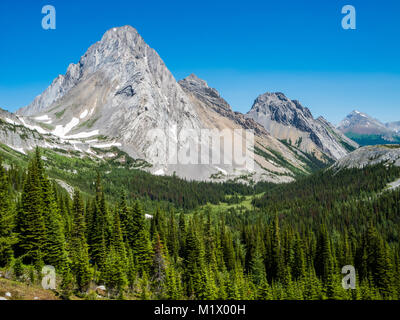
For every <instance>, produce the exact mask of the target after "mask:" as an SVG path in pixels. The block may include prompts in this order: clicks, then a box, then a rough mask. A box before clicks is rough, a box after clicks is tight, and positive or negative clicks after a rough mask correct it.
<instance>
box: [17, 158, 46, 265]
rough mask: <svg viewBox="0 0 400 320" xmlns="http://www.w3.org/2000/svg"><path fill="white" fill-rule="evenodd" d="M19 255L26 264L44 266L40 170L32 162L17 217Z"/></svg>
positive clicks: (44, 232) (43, 225)
mask: <svg viewBox="0 0 400 320" xmlns="http://www.w3.org/2000/svg"><path fill="white" fill-rule="evenodd" d="M17 232H18V240H19V242H18V253H19V255H21V256H24V261H25V262H26V263H28V264H29V263H34V264H36V265H37V266H39V265H41V264H43V256H44V254H43V246H44V243H45V236H46V229H45V222H44V218H43V197H42V188H41V181H40V176H39V168H38V164H37V162H36V161H34V160H31V161H30V163H29V166H28V173H27V176H26V180H25V183H24V188H23V192H22V197H21V207H20V208H19V211H18V216H17Z"/></svg>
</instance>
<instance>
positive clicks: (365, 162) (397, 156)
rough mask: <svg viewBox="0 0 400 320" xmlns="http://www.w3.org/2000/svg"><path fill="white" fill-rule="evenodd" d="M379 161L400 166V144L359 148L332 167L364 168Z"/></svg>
mask: <svg viewBox="0 0 400 320" xmlns="http://www.w3.org/2000/svg"><path fill="white" fill-rule="evenodd" d="M379 163H382V164H385V165H395V166H398V167H400V145H377V146H366V147H362V148H359V149H357V150H355V151H353V152H352V153H350V154H348V155H347V156H345V157H343V158H342V159H340V160H338V161H337V162H336V163H335V164H334V165H333V166H332V168H335V169H345V168H364V167H366V166H370V165H375V164H379Z"/></svg>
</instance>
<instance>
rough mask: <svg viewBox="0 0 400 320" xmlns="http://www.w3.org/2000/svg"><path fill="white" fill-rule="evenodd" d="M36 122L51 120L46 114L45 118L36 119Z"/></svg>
mask: <svg viewBox="0 0 400 320" xmlns="http://www.w3.org/2000/svg"><path fill="white" fill-rule="evenodd" d="M35 120H38V121H49V120H51V119H50V117H49V116H48V115H47V114H45V115H44V116H40V117H36V118H35Z"/></svg>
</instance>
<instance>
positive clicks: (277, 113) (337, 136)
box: [246, 92, 358, 161]
mask: <svg viewBox="0 0 400 320" xmlns="http://www.w3.org/2000/svg"><path fill="white" fill-rule="evenodd" d="M246 116H247V117H249V118H251V119H254V120H255V121H257V122H258V123H260V124H261V125H262V126H263V127H264V128H265V129H266V130H267V131H268V132H269V133H270V134H271V135H272V136H274V137H276V138H278V139H280V140H286V142H287V143H289V144H290V145H292V146H295V147H297V148H299V149H300V150H302V151H303V152H306V153H312V154H314V155H315V156H316V157H317V158H318V159H320V160H322V161H325V160H326V158H330V159H334V160H336V159H339V158H341V157H343V156H345V155H346V154H347V153H348V152H349V151H352V150H354V149H355V148H357V147H358V145H357V143H355V142H354V141H352V140H350V139H349V138H347V137H346V136H344V135H343V134H342V133H341V132H339V131H338V130H336V129H335V128H334V126H333V125H331V124H330V123H329V122H328V121H326V120H325V119H324V118H322V117H319V118H318V119H314V118H313V116H312V114H311V112H310V110H309V109H308V108H306V107H303V106H302V105H301V104H300V102H299V101H297V100H290V99H289V98H287V97H286V96H285V95H284V94H283V93H281V92H276V93H269V92H267V93H265V94H263V95H260V96H259V97H258V98H257V99H256V100H255V102H254V104H253V107H252V108H251V110H250V111H249V112H248V113H247V115H246Z"/></svg>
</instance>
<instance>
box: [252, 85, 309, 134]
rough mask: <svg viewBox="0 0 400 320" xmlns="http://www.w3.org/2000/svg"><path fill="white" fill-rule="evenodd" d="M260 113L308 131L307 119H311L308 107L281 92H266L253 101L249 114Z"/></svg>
mask: <svg viewBox="0 0 400 320" xmlns="http://www.w3.org/2000/svg"><path fill="white" fill-rule="evenodd" d="M254 113H261V114H264V115H265V116H267V117H268V118H270V119H271V120H273V121H276V122H278V123H282V124H284V125H292V126H295V127H297V128H299V129H301V130H303V131H309V130H308V128H307V127H308V126H307V124H306V121H307V119H313V117H312V115H311V112H310V110H309V109H308V108H305V107H303V106H302V105H301V104H300V102H299V101H297V100H293V101H292V100H290V99H289V98H287V97H286V96H285V95H284V94H283V93H282V92H275V93H271V92H266V93H264V94H262V95H260V96H258V98H257V99H256V100H255V101H254V104H253V107H252V108H251V110H250V111H249V114H254Z"/></svg>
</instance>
